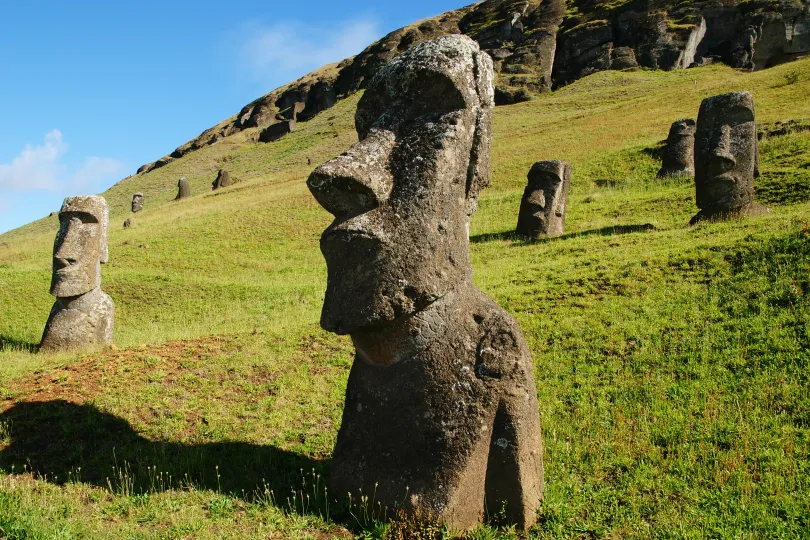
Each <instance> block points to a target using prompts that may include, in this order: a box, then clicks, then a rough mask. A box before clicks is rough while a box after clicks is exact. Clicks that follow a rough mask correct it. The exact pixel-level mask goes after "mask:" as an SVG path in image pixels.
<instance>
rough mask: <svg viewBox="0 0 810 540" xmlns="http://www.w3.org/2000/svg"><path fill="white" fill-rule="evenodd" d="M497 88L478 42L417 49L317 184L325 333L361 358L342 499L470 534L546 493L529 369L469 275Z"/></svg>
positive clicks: (503, 317)
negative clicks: (325, 222)
mask: <svg viewBox="0 0 810 540" xmlns="http://www.w3.org/2000/svg"><path fill="white" fill-rule="evenodd" d="M492 81H493V69H492V60H491V59H490V58H489V56H487V55H486V54H485V53H483V52H482V51H480V50H479V47H478V45H477V44H476V43H475V42H474V41H472V40H471V39H469V38H468V37H465V36H458V35H455V36H445V37H440V38H438V39H436V40H433V41H428V42H424V43H422V44H420V45H418V46H416V47H414V48H412V49H410V50H408V51H406V52H405V53H403V54H402V55H400V56H399V57H397V58H395V59H394V60H392V61H391V62H390V63H389V64H388V65H386V66H385V67H383V68H382V69H381V70H380V71H379V73H378V74H377V75H376V76H375V77H374V79H373V80H372V81H371V83H370V85H369V86H368V89H367V90H366V92H365V94H364V95H363V97H362V98H361V99H360V102H359V104H358V108H357V114H356V117H355V124H356V128H357V133H358V135H359V139H360V141H359V142H358V143H357V144H355V145H354V146H352V147H351V148H350V149H349V150H348V151H347V152H345V153H344V154H342V155H341V156H339V157H337V158H335V159H333V160H331V161H329V162H327V163H325V164H324V165H321V166H320V167H318V168H317V169H316V170H315V171H314V172H313V173H312V174H311V175H310V177H309V179H308V180H307V184H308V186H309V189H310V190H311V192H312V194H313V195H314V197H315V198H316V199H317V201H318V202H319V203H320V204H321V206H323V207H324V208H325V209H326V210H327V211H329V212H330V213H332V214H333V215H334V216H335V220H334V222H333V223H332V224H331V225H330V226H329V227H328V228H327V229H326V230H325V231H324V233H323V235H322V236H321V251H322V253H323V255H324V258H325V259H326V264H327V269H328V277H327V287H326V296H325V298H324V305H323V311H322V314H321V326H322V327H323V328H324V329H326V330H328V331H331V332H335V333H337V334H349V335H350V336H351V338H352V342H353V343H354V346H355V349H356V356H355V360H354V363H353V365H352V369H351V373H350V375H349V382H348V387H347V389H346V402H345V407H344V410H343V421H342V424H341V427H340V431H339V433H338V438H337V443H336V445H335V450H334V456H333V460H332V465H331V476H330V481H329V483H330V486H331V488H330V489H331V491H332V493H335V494H340V495H342V496H344V497H345V496H346V494H347V493H352V494H353V495H354V496H355V497H359V496H361V495H367V496H368V497H369V498H371V497H372V496H373V501H371V502H372V504H374V505H377V504H381V505H382V506H385V507H388V508H389V509H390V511H391V513H393V512H397V511H401V512H402V513H403V515H404V516H410V517H413V518H416V519H424V520H437V521H441V522H444V523H447V524H448V525H450V526H451V527H453V528H459V529H467V528H470V527H473V526H476V525H478V524H479V523H480V522H481V521H482V520H483V519H484V516H485V514H486V512H489V513H490V514H496V513H498V512H500V511H501V510H502V509H505V517H506V519H507V520H508V521H509V522H511V523H514V524H516V525H517V526H518V527H522V528H525V527H528V526H530V525H531V524H532V523H534V521H535V518H536V510H537V508H538V505H539V503H540V500H541V497H542V492H543V462H542V456H543V449H542V445H541V438H540V423H539V414H538V405H537V390H536V388H535V383H534V376H533V372H534V366H533V363H532V359H531V355H530V353H529V349H528V347H527V345H526V342H525V340H524V338H523V334H522V333H521V331H520V327H519V326H518V324H517V322H516V321H515V319H514V318H512V317H511V316H510V315H509V314H507V313H506V312H505V311H504V310H503V309H501V308H500V307H499V306H498V305H497V304H496V303H495V302H494V301H493V300H492V299H490V298H489V297H488V296H487V295H485V294H484V293H482V292H481V291H479V290H478V289H477V288H476V287H475V285H474V284H473V282H472V268H471V266H470V256H469V221H470V215H471V214H472V213H473V212H474V211H475V209H476V207H477V201H478V195H479V192H480V191H481V190H482V189H483V188H484V187H485V186H486V185H487V184H488V183H489V177H490V139H491V136H490V126H491V118H492V107H493V94H494V92H493V83H492ZM361 490H362V491H361ZM389 515H391V514H389Z"/></svg>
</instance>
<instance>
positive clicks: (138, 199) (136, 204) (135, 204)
mask: <svg viewBox="0 0 810 540" xmlns="http://www.w3.org/2000/svg"><path fill="white" fill-rule="evenodd" d="M141 210H143V193H136V194H135V195H133V196H132V211H133V212H140V211H141Z"/></svg>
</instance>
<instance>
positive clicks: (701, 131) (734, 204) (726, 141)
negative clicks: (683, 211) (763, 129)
mask: <svg viewBox="0 0 810 540" xmlns="http://www.w3.org/2000/svg"><path fill="white" fill-rule="evenodd" d="M757 176H759V157H758V144H757V128H756V124H755V121H754V98H753V97H752V96H751V94H750V93H749V92H732V93H730V94H722V95H719V96H712V97H709V98H706V99H704V100H703V102H702V103H701V104H700V112H699V113H698V121H697V131H696V133H695V190H696V202H697V206H698V208H700V212H699V213H698V214H697V215H695V216H694V217H693V218H692V220H691V221H690V225H694V224H696V223H698V222H700V221H703V220H718V219H728V218H730V217H734V216H746V215H757V214H761V213H764V212H768V209H767V208H765V207H764V206H761V205H759V204H757V203H755V202H754V178H756V177H757Z"/></svg>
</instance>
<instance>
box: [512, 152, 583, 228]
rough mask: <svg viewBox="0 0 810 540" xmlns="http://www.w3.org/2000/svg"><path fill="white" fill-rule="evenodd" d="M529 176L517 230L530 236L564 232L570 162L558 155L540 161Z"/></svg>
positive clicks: (569, 182) (521, 202) (569, 180)
mask: <svg viewBox="0 0 810 540" xmlns="http://www.w3.org/2000/svg"><path fill="white" fill-rule="evenodd" d="M528 178H529V183H528V185H526V189H525V190H524V191H523V199H522V200H521V201H520V213H519V214H518V223H517V228H516V229H515V232H516V233H517V234H519V235H521V236H527V237H529V238H540V237H543V236H560V235H561V234H565V208H566V206H567V205H568V188H569V186H570V185H571V165H569V164H568V163H566V162H564V161H559V160H556V159H555V160H551V161H538V162H537V163H535V164H534V165H533V166H532V168H531V170H530V171H529V176H528Z"/></svg>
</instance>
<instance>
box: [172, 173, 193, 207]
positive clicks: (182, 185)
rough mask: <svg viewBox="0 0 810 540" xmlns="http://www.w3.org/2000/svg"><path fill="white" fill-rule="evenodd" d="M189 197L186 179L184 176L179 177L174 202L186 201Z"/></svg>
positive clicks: (189, 191) (189, 187)
mask: <svg viewBox="0 0 810 540" xmlns="http://www.w3.org/2000/svg"><path fill="white" fill-rule="evenodd" d="M188 197H191V186H189V184H188V179H187V178H186V177H185V176H181V177H180V180H178V181H177V197H175V198H174V200H175V201H179V200H180V199H186V198H188Z"/></svg>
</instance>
